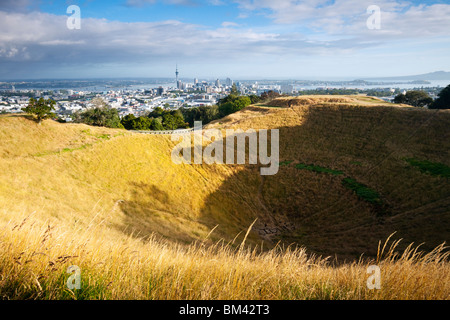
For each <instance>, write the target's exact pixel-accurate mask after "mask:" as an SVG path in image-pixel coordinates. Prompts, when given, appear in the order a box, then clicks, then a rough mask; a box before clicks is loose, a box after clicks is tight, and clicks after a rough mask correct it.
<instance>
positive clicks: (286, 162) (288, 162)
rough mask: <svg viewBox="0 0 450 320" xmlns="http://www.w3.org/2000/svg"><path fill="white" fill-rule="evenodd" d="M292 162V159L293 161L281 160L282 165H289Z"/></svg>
mask: <svg viewBox="0 0 450 320" xmlns="http://www.w3.org/2000/svg"><path fill="white" fill-rule="evenodd" d="M292 162H293V161H292V160H291V161H281V162H280V166H288V165H290V164H291V163H292Z"/></svg>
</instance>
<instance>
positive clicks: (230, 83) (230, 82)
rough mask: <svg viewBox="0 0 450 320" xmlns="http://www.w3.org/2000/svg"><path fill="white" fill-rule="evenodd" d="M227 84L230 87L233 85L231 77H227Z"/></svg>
mask: <svg viewBox="0 0 450 320" xmlns="http://www.w3.org/2000/svg"><path fill="white" fill-rule="evenodd" d="M225 84H226V85H227V86H228V87H231V86H232V85H233V80H231V79H230V78H227V80H226V82H225Z"/></svg>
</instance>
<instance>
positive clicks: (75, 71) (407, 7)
mask: <svg viewBox="0 0 450 320" xmlns="http://www.w3.org/2000/svg"><path fill="white" fill-rule="evenodd" d="M70 5H76V6H78V8H79V9H80V15H79V16H80V20H79V22H80V23H79V26H78V27H79V28H77V27H75V28H72V29H71V28H69V22H68V20H69V19H74V17H75V18H76V12H75V11H71V10H68V9H69V6H70ZM372 5H376V6H378V7H379V8H380V14H381V16H380V25H379V26H378V28H372V29H371V28H369V26H368V23H369V20H368V19H370V17H371V14H370V12H369V11H368V8H369V7H370V6H372ZM449 15H450V4H447V3H445V2H444V1H409V2H403V1H385V0H380V1H376V3H374V1H366V0H364V1H352V0H347V1H345V0H342V1H320V0H305V1H297V2H293V1H289V0H281V1H277V2H276V4H275V2H273V1H266V0H258V1H257V0H235V1H222V0H161V1H159V0H113V1H46V0H42V1H38V2H36V1H28V0H19V1H11V0H5V1H2V2H1V3H0V70H1V71H0V80H14V79H24V80H25V79H82V78H157V77H161V78H171V77H173V76H174V71H173V70H174V66H175V65H176V67H177V69H178V68H180V69H179V72H180V78H199V79H216V78H220V79H225V78H228V77H229V78H232V79H242V80H245V79H281V80H282V79H311V80H315V79H352V78H353V79H356V78H361V77H377V76H380V77H381V76H383V77H388V76H404V75H413V74H422V73H428V72H433V71H439V70H444V71H450V63H449V62H448V56H449V53H450V41H449V40H450V31H449V30H450V20H449V19H448V16H449ZM180 66H181V67H180Z"/></svg>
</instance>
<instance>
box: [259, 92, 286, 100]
mask: <svg viewBox="0 0 450 320" xmlns="http://www.w3.org/2000/svg"><path fill="white" fill-rule="evenodd" d="M279 96H281V95H280V94H279V93H278V92H275V91H273V90H269V91H267V92H263V93H262V94H261V100H264V101H268V100H273V99H275V98H278V97H279Z"/></svg>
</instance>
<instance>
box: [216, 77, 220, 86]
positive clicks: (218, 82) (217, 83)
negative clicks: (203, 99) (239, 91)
mask: <svg viewBox="0 0 450 320" xmlns="http://www.w3.org/2000/svg"><path fill="white" fill-rule="evenodd" d="M216 87H217V88H220V81H219V79H217V80H216Z"/></svg>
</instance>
